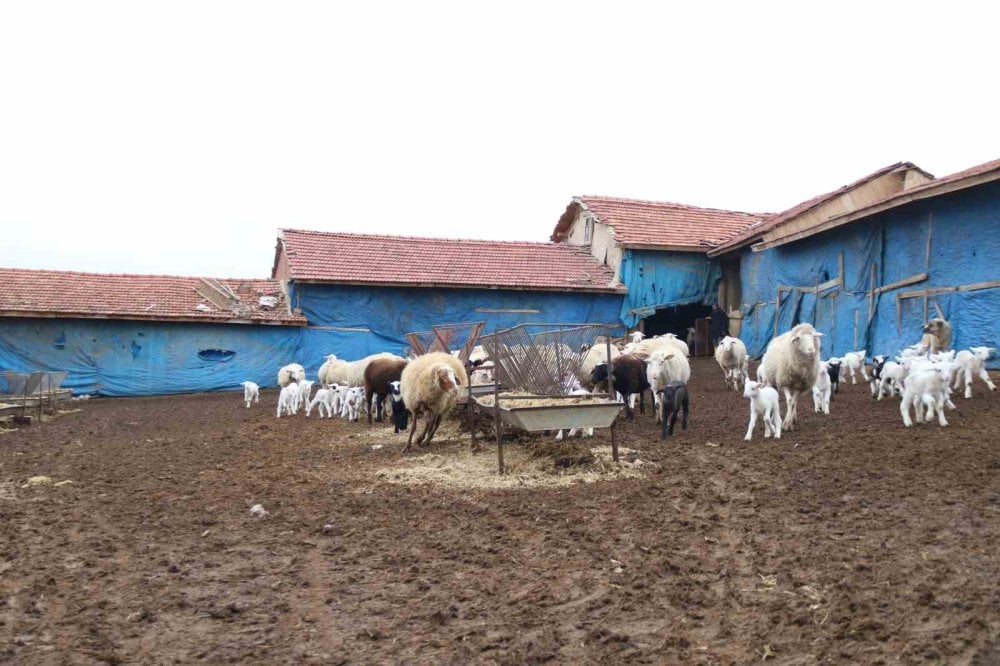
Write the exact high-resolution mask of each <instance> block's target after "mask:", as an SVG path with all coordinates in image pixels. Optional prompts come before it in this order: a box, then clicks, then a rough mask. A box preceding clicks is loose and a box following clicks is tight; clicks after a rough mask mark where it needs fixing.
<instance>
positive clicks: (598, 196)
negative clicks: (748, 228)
mask: <svg viewBox="0 0 1000 666" xmlns="http://www.w3.org/2000/svg"><path fill="white" fill-rule="evenodd" d="M573 199H576V200H583V199H601V200H603V201H621V202H627V203H640V204H653V205H655V206H672V207H674V208H683V209H686V210H691V209H694V210H707V211H712V212H714V213H729V214H736V215H749V216H751V217H767V216H768V215H774V213H751V212H749V211H745V210H731V209H728V208H711V207H709V206H695V205H693V204H683V203H679V202H676V201H656V200H654V199H632V198H629V197H611V196H604V195H601V194H580V195H577V196H574V197H573ZM581 203H582V201H581Z"/></svg>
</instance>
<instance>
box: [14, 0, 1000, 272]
mask: <svg viewBox="0 0 1000 666" xmlns="http://www.w3.org/2000/svg"><path fill="white" fill-rule="evenodd" d="M992 4H993V3H975V4H972V3H970V4H967V5H964V6H963V5H962V4H961V3H955V2H952V3H927V4H926V5H921V4H919V3H915V2H900V3H889V2H885V3H883V2H879V3H875V2H863V3H857V4H851V3H845V2H836V3H825V6H826V8H827V9H826V10H822V9H819V3H809V2H796V3H789V4H787V5H781V6H778V5H773V4H767V3H751V2H739V3H731V4H730V3H724V2H712V3H648V4H646V3H623V2H615V3H612V2H604V3H584V2H566V3H556V2H537V1H536V2H525V3H519V2H503V3H492V4H490V5H487V3H478V2H467V1H466V2H455V3H438V2H427V1H424V2H400V3H379V2H350V3H348V2H343V3H334V2H318V3H304V2H272V3H256V2H248V1H246V0H240V1H238V2H207V1H205V0H200V1H197V2H178V1H171V2H159V3H153V2H134V1H128V2H117V3H113V2H76V1H74V2H66V3H59V2H41V1H34V0H32V1H31V2H18V3H14V2H11V3H4V4H2V5H0V231H2V236H0V266H16V267H27V268H51V269H71V270H87V271H104V272H142V273H171V274H194V275H214V276H240V277H242V276H265V275H268V274H269V273H270V269H271V263H272V260H273V255H274V243H275V236H276V230H277V229H278V228H279V227H297V228H305V229H320V230H330V231H348V232H372V233H391V234H407V235H427V236H452V237H473V238H493V239H527V240H538V241H542V240H547V239H548V236H549V233H550V232H551V230H552V227H553V226H554V225H555V222H556V220H557V219H558V217H559V215H560V214H561V213H562V211H563V210H564V209H565V207H566V205H567V204H568V203H569V200H570V197H572V196H573V195H576V194H607V195H616V196H625V197H636V198H646V199H658V200H666V201H678V202H682V203H689V204H695V205H702V206H710V207H717V208H731V209H735V210H748V211H777V210H781V209H784V208H787V207H789V206H790V205H792V204H794V203H797V202H798V201H800V200H803V199H806V198H809V197H811V196H813V195H815V194H818V193H820V192H823V191H826V190H830V189H833V188H836V187H839V186H840V185H842V184H845V183H847V182H849V181H851V180H854V179H856V178H859V177H860V176H862V175H864V174H866V173H868V172H870V171H872V170H875V169H877V168H879V167H881V166H884V165H887V164H891V163H893V162H896V161H900V160H910V161H913V162H916V163H917V164H919V165H920V166H922V167H923V168H925V169H927V170H929V171H930V172H932V173H934V174H935V175H945V174H947V173H951V172H954V171H957V170H960V169H963V168H966V167H968V166H972V165H973V164H977V163H980V162H985V161H987V160H991V159H995V158H997V157H1000V149H998V142H997V138H998V133H997V118H998V115H1000V114H998V112H1000V108H998V106H1000V104H998V100H1000V94H998V92H997V89H998V87H997V77H998V74H997V72H996V68H997V64H998V62H1000V59H998V58H1000V56H998V55H997V47H996V44H997V37H996V31H997V26H998V25H1000V21H998V18H1000V10H996V9H992V8H990V5H992ZM980 5H982V6H980ZM344 261H350V257H344Z"/></svg>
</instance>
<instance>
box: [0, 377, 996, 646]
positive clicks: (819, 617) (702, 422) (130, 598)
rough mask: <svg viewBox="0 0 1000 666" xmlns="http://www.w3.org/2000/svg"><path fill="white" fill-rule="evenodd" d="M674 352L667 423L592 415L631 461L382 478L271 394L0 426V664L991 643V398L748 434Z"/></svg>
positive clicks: (872, 410)
mask: <svg viewBox="0 0 1000 666" xmlns="http://www.w3.org/2000/svg"><path fill="white" fill-rule="evenodd" d="M693 365H694V377H695V378H694V379H693V380H692V383H691V387H690V390H691V405H692V419H691V428H690V429H689V430H688V431H686V432H682V431H680V429H679V428H678V431H677V433H676V434H675V436H674V438H673V439H671V440H670V441H667V442H661V441H659V439H658V431H657V429H656V427H655V424H654V422H653V419H652V417H651V416H650V415H649V414H647V415H646V416H640V417H639V419H638V420H637V422H636V423H634V424H633V423H623V424H622V425H621V426H620V427H619V429H618V439H619V442H620V443H621V444H622V445H623V446H627V447H629V448H632V449H637V450H639V451H641V452H642V457H643V458H644V459H646V460H648V461H649V462H652V463H655V465H653V466H651V468H650V471H649V473H648V474H647V476H646V477H645V478H638V479H616V480H611V481H602V482H596V483H580V484H571V485H568V486H559V487H554V488H540V489H536V488H528V489H516V488H515V489H501V490H495V489H494V490H485V489H457V488H453V487H442V486H439V485H434V484H430V485H427V484H424V485H410V484H400V483H388V482H386V481H385V480H384V479H382V478H380V477H379V470H384V469H386V468H396V467H399V466H405V465H406V464H407V461H408V459H410V458H411V457H412V456H410V455H407V456H404V455H401V454H400V452H399V451H400V449H401V443H399V444H397V442H401V440H400V439H399V438H398V436H397V437H393V436H392V435H391V426H388V427H387V426H375V427H376V428H379V429H382V430H383V431H384V432H382V434H379V433H376V434H375V435H373V434H372V432H371V431H370V430H369V426H367V425H365V424H349V423H346V422H344V421H340V420H335V421H326V420H324V421H319V420H313V419H310V420H306V419H304V418H301V416H300V417H298V418H283V419H281V420H276V419H275V418H274V411H273V410H274V403H275V399H276V398H275V395H274V394H273V393H272V392H265V393H264V395H263V396H262V402H261V403H260V404H259V405H255V406H254V407H253V408H252V409H250V410H246V409H244V408H243V403H242V401H241V399H240V398H241V396H240V395H238V394H236V393H232V394H210V395H186V396H174V397H164V398H146V399H106V400H105V399H98V400H91V401H87V402H84V403H81V408H82V411H81V412H78V413H72V414H66V415H63V416H62V417H60V418H58V419H55V420H53V421H51V422H49V423H44V424H40V425H37V426H33V427H30V428H25V429H23V430H20V431H17V432H10V433H4V434H0V530H2V533H0V660H4V661H8V662H10V663H19V664H62V663H68V664H91V663H156V664H159V663H191V662H198V661H201V662H204V663H227V662H229V663H231V662H246V663H288V662H296V663H323V664H340V663H358V664H360V663H470V662H472V663H504V664H513V663H518V664H520V663H536V662H543V661H548V662H555V663H618V662H630V663H656V664H662V663H693V664H745V663H749V662H752V661H762V660H766V661H767V662H768V663H775V664H812V663H826V664H842V663H864V664H879V663H906V664H912V663H949V664H996V663H1000V637H998V636H1000V394H989V393H988V392H987V391H985V387H984V386H983V385H982V384H978V385H976V387H975V397H974V398H973V399H971V400H964V399H962V398H961V397H960V396H958V397H956V398H955V401H956V402H957V403H958V410H957V411H955V412H951V413H949V415H948V417H949V420H950V422H951V425H950V427H948V428H940V427H938V426H937V425H936V424H935V425H923V426H919V425H918V426H915V427H914V428H911V429H909V430H907V429H904V428H903V427H902V425H901V422H900V418H899V412H898V406H897V402H896V401H883V402H881V403H875V402H874V401H873V400H872V399H871V398H870V397H869V395H868V393H867V387H863V386H861V385H858V386H850V385H846V386H843V388H842V390H841V392H840V394H839V395H837V396H836V398H835V399H834V401H833V413H832V414H831V415H830V416H822V415H815V414H813V413H812V412H811V407H812V405H811V401H807V403H806V405H805V407H806V409H805V410H803V411H802V412H800V414H802V418H801V423H800V426H799V428H798V429H797V430H796V431H795V432H792V433H786V434H785V437H783V438H782V439H781V440H780V441H773V440H765V439H763V437H762V435H763V433H762V431H761V429H760V428H761V426H760V425H758V432H757V437H756V438H755V439H754V441H753V443H752V444H749V445H748V444H745V443H744V442H743V441H742V437H743V434H744V432H745V429H746V420H747V409H748V407H747V401H746V400H744V399H743V398H742V397H740V396H739V395H737V394H735V393H732V392H727V391H726V390H725V388H724V385H723V382H722V379H721V372H720V371H719V370H718V369H717V368H716V367H714V366H713V364H711V363H710V362H709V361H705V360H697V361H695V362H694V364H693ZM383 435H384V436H383ZM373 437H374V438H375V439H379V438H382V439H384V440H385V441H386V442H387V443H386V444H385V445H384V446H383V447H382V448H380V449H373V448H372V442H373ZM593 441H594V443H595V445H596V444H607V443H608V442H607V432H606V431H605V432H603V433H601V432H599V433H598V436H597V437H595V438H594V440H593ZM459 446H460V444H459V443H457V442H454V441H453V442H451V443H449V442H444V443H442V444H440V445H434V446H432V448H431V452H432V453H434V454H436V455H440V456H448V455H450V454H454V452H455V451H456V450H457V447H459ZM511 446H530V440H528V441H527V442H526V443H525V442H522V443H519V444H511ZM421 453H427V452H426V451H423V452H421ZM418 455H420V454H418ZM481 455H483V456H494V455H495V453H494V450H493V448H492V447H489V448H487V449H486V450H484V452H483V453H482V454H481ZM35 475H46V476H49V477H51V478H52V480H53V481H54V482H60V481H65V480H71V481H72V483H69V484H63V485H60V486H58V487H55V486H52V485H43V486H34V487H22V485H24V484H25V481H26V479H27V478H28V477H31V476H35ZM258 503H260V504H262V505H263V506H264V507H265V509H266V510H267V511H268V512H269V515H268V516H266V517H264V518H254V517H252V516H251V515H250V512H249V509H250V507H251V506H252V505H254V504H258ZM324 526H327V527H326V528H325V529H324Z"/></svg>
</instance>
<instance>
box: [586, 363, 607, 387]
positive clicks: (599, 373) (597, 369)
mask: <svg viewBox="0 0 1000 666" xmlns="http://www.w3.org/2000/svg"><path fill="white" fill-rule="evenodd" d="M607 380H608V364H607V363H598V364H597V365H595V366H594V369H593V370H591V371H590V382H591V383H592V384H594V385H595V386H596V385H597V384H600V383H601V382H606V381H607Z"/></svg>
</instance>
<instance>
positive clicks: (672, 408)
mask: <svg viewBox="0 0 1000 666" xmlns="http://www.w3.org/2000/svg"><path fill="white" fill-rule="evenodd" d="M681 358H683V357H681ZM657 397H658V398H659V406H660V409H659V410H658V411H657V413H656V414H657V416H658V417H659V418H660V423H661V424H662V425H661V426H660V439H666V438H667V436H668V435H673V434H674V424H675V423H677V414H679V413H680V412H681V411H682V410H683V412H684V418H683V420H682V421H681V428H683V429H684V430H687V429H688V390H687V384H685V383H684V382H680V381H672V382H669V383H667V384H666V386H664V387H663V388H661V389H660V390H659V391H657ZM668 420H669V421H670V427H669V428H668V427H667V421H668Z"/></svg>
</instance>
